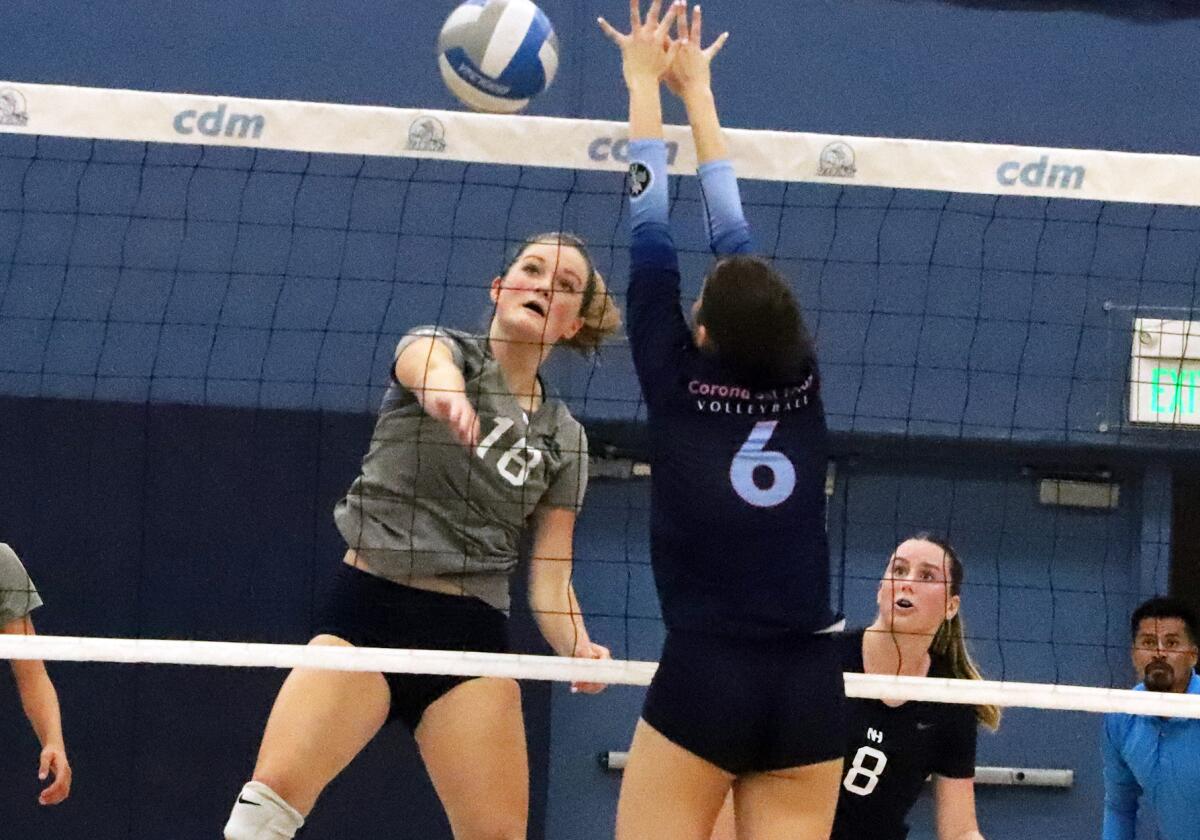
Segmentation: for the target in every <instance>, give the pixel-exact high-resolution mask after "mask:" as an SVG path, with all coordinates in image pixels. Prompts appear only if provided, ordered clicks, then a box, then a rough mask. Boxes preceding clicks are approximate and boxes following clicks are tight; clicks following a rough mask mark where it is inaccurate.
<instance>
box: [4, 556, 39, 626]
mask: <svg viewBox="0 0 1200 840" xmlns="http://www.w3.org/2000/svg"><path fill="white" fill-rule="evenodd" d="M41 605H42V599H41V597H39V596H38V592H37V590H36V589H35V588H34V586H33V581H32V580H30V579H29V575H28V574H27V573H26V572H25V567H24V566H22V565H21V561H20V560H19V559H18V558H17V553H16V552H15V551H13V550H12V549H11V548H9V547H8V545H7V544H6V543H0V624H8V623H9V622H10V621H16V620H17V619H18V618H24V617H25V616H27V615H29V614H30V613H31V612H33V611H34V610H35V609H37V608H38V607H40V606H41Z"/></svg>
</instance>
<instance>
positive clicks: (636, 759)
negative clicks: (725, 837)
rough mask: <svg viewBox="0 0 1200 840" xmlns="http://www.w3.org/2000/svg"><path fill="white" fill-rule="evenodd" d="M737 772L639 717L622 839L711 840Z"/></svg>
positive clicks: (624, 789) (625, 784)
mask: <svg viewBox="0 0 1200 840" xmlns="http://www.w3.org/2000/svg"><path fill="white" fill-rule="evenodd" d="M732 781H733V774H732V773H728V772H726V771H724V770H722V769H721V768H720V767H717V766H716V765H715V764H712V763H710V762H708V761H705V760H704V759H703V758H700V757H699V756H698V755H696V754H695V753H692V752H690V751H689V750H686V749H684V748H683V747H681V746H679V745H678V744H676V743H674V742H673V741H671V740H670V739H668V738H667V737H666V736H665V735H663V734H662V733H660V732H659V731H658V730H656V729H655V728H654V727H653V726H651V725H650V724H648V723H646V722H645V721H644V720H639V721H638V724H637V729H636V730H635V731H634V734H633V744H632V746H631V747H630V749H629V761H628V763H627V764H626V765H625V771H624V774H623V778H622V780H621V797H620V800H619V801H618V803H617V840H646V838H655V840H708V838H709V836H710V835H711V833H712V830H713V824H714V823H715V822H716V819H717V814H718V813H719V812H720V810H721V805H722V803H723V802H724V801H725V795H726V793H727V792H728V791H729V785H730V783H731V782H732Z"/></svg>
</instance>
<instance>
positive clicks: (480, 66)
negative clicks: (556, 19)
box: [437, 0, 558, 114]
mask: <svg viewBox="0 0 1200 840" xmlns="http://www.w3.org/2000/svg"><path fill="white" fill-rule="evenodd" d="M437 52H438V66H439V67H440V68H441V71H442V79H443V80H445V82H446V86H447V87H448V88H450V91H451V92H452V93H453V94H454V95H455V96H457V97H458V98H459V100H461V101H462V102H463V103H464V104H465V105H467V106H468V107H470V108H474V109H475V110H476V111H489V112H492V113H502V114H511V113H514V112H516V111H520V110H521V109H522V108H524V107H525V106H526V105H528V104H529V100H530V99H532V98H533V97H534V96H537V95H538V94H539V93H541V92H542V91H543V90H545V89H546V88H548V87H549V86H550V82H552V81H553V80H554V74H555V72H556V71H557V70H558V36H556V35H555V34H554V27H553V26H551V25H550V19H549V18H547V17H546V15H545V13H544V12H542V10H541V9H539V8H538V7H537V6H536V5H534V4H533V3H531V2H530V0H467V2H465V3H463V4H462V5H460V6H459V7H458V8H457V9H455V10H454V11H453V12H451V13H450V17H448V18H446V23H445V24H444V25H443V26H442V32H441V35H440V36H439V37H438V46H437Z"/></svg>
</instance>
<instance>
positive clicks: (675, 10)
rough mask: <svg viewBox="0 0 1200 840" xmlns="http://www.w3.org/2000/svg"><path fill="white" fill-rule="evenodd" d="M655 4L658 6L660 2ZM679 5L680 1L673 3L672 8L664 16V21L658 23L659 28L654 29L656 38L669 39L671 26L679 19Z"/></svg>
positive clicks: (655, 0)
mask: <svg viewBox="0 0 1200 840" xmlns="http://www.w3.org/2000/svg"><path fill="white" fill-rule="evenodd" d="M654 2H655V4H656V5H657V4H658V3H659V2H660V0H654ZM679 5H680V4H679V2H678V0H675V2H673V3H671V6H670V8H668V9H667V13H666V14H665V15H663V16H662V20H660V21H659V22H658V26H657V27H655V29H654V37H655V38H660V39H661V38H665V37H667V34H668V33H670V31H671V24H673V23H675V21H676V20H678V19H679Z"/></svg>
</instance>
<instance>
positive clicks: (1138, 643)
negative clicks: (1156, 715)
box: [1133, 618, 1196, 693]
mask: <svg viewBox="0 0 1200 840" xmlns="http://www.w3.org/2000/svg"><path fill="white" fill-rule="evenodd" d="M1195 667H1196V645H1195V644H1194V643H1193V641H1192V639H1191V637H1190V636H1188V631H1187V625H1186V624H1184V622H1183V619H1181V618H1143V619H1142V621H1141V623H1140V624H1139V625H1138V629H1137V634H1136V635H1135V636H1134V638H1133V669H1134V671H1135V672H1137V674H1138V676H1140V677H1141V678H1142V680H1143V681H1144V682H1145V684H1146V690H1147V691H1174V692H1180V693H1182V692H1184V691H1187V687H1188V682H1189V681H1190V680H1191V678H1192V669H1193V668H1195Z"/></svg>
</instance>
